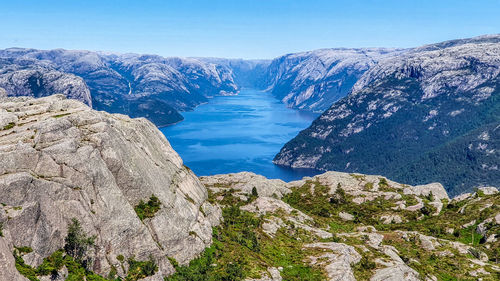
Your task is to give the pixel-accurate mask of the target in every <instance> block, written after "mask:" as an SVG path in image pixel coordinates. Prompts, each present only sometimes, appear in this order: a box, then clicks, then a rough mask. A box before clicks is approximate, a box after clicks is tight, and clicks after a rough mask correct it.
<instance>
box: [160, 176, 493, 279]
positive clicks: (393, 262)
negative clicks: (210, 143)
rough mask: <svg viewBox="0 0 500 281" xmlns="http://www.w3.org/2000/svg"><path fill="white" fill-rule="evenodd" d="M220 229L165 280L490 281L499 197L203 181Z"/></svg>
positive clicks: (343, 182) (345, 180) (431, 187)
mask: <svg viewBox="0 0 500 281" xmlns="http://www.w3.org/2000/svg"><path fill="white" fill-rule="evenodd" d="M201 181H202V182H203V183H204V184H205V185H206V186H207V188H208V189H209V190H210V192H209V194H210V195H209V200H210V201H211V202H213V203H215V204H219V205H220V206H221V207H222V208H223V210H222V213H223V217H224V220H223V222H222V223H221V225H220V226H218V227H216V228H215V230H214V244H213V245H212V246H211V247H210V248H208V249H207V250H206V251H205V252H204V253H203V254H202V256H201V257H200V258H198V259H196V260H193V261H192V262H191V263H190V265H189V266H177V267H176V269H177V273H175V274H174V275H173V276H170V277H169V278H167V280H197V278H199V277H200V276H202V277H203V280H262V281H264V280H267V281H270V280H272V281H279V280H353V281H354V280H372V281H379V280H398V281H399V280H485V281H486V280H498V278H499V277H500V266H499V265H498V258H499V257H500V252H499V251H498V249H500V244H499V243H500V241H499V239H498V231H499V230H500V208H499V206H500V205H499V204H500V194H499V193H498V191H497V189H495V188H482V189H480V190H478V192H477V193H475V194H464V195H462V196H461V197H459V198H455V199H452V200H450V199H449V198H448V195H447V194H446V191H445V190H444V188H443V186H442V185H440V184H438V183H433V184H427V185H422V186H409V185H404V184H399V183H396V182H393V181H390V180H388V179H386V178H384V177H381V176H370V175H361V174H346V173H338V172H327V173H325V174H322V175H318V176H315V177H312V178H304V179H303V180H300V181H294V182H289V183H285V182H283V181H281V180H267V179H265V178H264V177H262V176H258V175H255V174H252V173H238V174H228V175H216V176H210V177H202V178H201Z"/></svg>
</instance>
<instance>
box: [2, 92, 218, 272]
mask: <svg viewBox="0 0 500 281" xmlns="http://www.w3.org/2000/svg"><path fill="white" fill-rule="evenodd" d="M0 121H1V122H2V124H1V125H2V126H1V127H0V203H2V204H1V205H0V222H2V223H3V237H0V269H1V270H0V280H23V279H22V278H20V277H19V274H18V273H17V270H16V268H15V267H14V263H13V257H12V251H13V249H14V246H17V247H19V246H28V247H31V248H32V249H33V252H32V253H30V254H28V255H25V256H24V260H25V262H26V263H28V264H30V265H32V266H37V265H39V264H40V263H41V262H42V260H43V258H44V257H47V256H49V255H50V254H51V253H53V252H54V251H56V250H58V249H60V248H62V247H63V246H64V239H65V237H66V235H67V231H68V229H67V226H68V223H69V222H70V221H71V219H72V218H76V219H78V220H79V221H80V222H81V225H82V227H83V230H84V231H85V232H86V233H88V235H95V236H96V240H95V248H94V249H93V251H92V252H93V255H94V256H93V258H94V263H93V266H92V268H91V269H92V270H93V271H95V272H96V273H98V274H102V275H107V274H108V272H109V271H110V269H111V267H112V266H115V267H116V269H117V270H118V274H119V275H121V276H124V275H125V274H126V273H125V272H123V270H122V267H121V266H120V262H119V261H118V260H117V256H119V255H123V256H124V257H125V258H128V257H132V256H134V257H135V259H136V260H146V259H148V257H149V256H150V255H151V256H152V257H153V259H154V260H155V262H156V263H157V265H158V267H159V270H158V272H157V273H156V275H154V276H153V277H150V280H163V276H165V275H168V274H171V273H172V272H173V267H172V265H171V264H170V263H169V261H168V259H167V257H173V258H175V259H176V260H177V261H178V262H179V263H181V264H185V263H187V262H188V261H189V260H191V259H193V258H194V257H196V256H197V255H198V254H199V253H200V252H202V251H203V250H204V249H205V247H207V246H208V245H210V244H211V241H212V237H211V234H212V226H214V225H216V224H217V223H218V221H219V218H220V210H218V207H216V206H212V205H210V204H209V203H208V202H207V201H206V198H207V190H206V189H205V187H204V186H203V185H202V184H201V183H200V182H199V181H198V179H197V178H196V176H195V175H194V174H193V173H192V172H191V171H190V170H189V169H187V168H186V167H185V166H184V165H183V163H182V160H181V158H180V157H179V156H178V155H177V153H176V152H175V151H174V150H173V149H172V148H171V146H170V144H169V143H168V141H167V140H166V138H165V137H164V136H163V134H161V132H160V131H158V130H157V129H156V127H155V126H154V125H153V124H152V123H151V122H149V121H147V120H146V119H131V118H129V117H126V116H124V115H119V114H113V115H112V114H108V113H105V112H97V111H93V110H91V109H90V108H89V107H87V106H86V105H84V104H83V103H81V102H78V101H75V100H69V99H68V100H67V99H65V98H64V96H62V95H54V96H50V97H45V98H40V99H31V98H26V97H23V98H3V99H2V100H1V102H0ZM152 195H155V196H156V197H158V199H159V201H160V203H161V207H160V209H159V211H157V212H156V213H155V214H154V216H153V217H151V218H144V219H143V220H141V219H139V217H138V216H137V214H136V212H135V211H134V207H135V206H137V205H138V203H139V202H140V201H141V200H142V201H148V199H149V198H150V196H152ZM201 210H205V211H206V213H205V212H202V211H201ZM205 214H206V215H205ZM125 267H126V266H125Z"/></svg>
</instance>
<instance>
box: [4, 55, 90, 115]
mask: <svg viewBox="0 0 500 281" xmlns="http://www.w3.org/2000/svg"><path fill="white" fill-rule="evenodd" d="M34 63H35V62H34V61H33V60H19V61H17V62H16V63H14V60H13V59H1V58H0V88H2V89H3V91H2V92H4V95H5V96H7V94H8V95H12V94H11V93H15V95H19V96H30V97H43V96H48V95H51V94H53V93H61V94H64V95H65V96H67V97H69V98H72V99H77V100H80V101H82V102H84V103H85V104H87V105H89V106H92V97H91V95H90V90H89V88H88V87H87V85H86V84H85V82H84V81H83V79H82V78H81V77H78V76H75V75H73V74H68V73H64V72H60V71H57V70H54V69H51V68H49V67H45V66H43V65H40V66H36V65H34Z"/></svg>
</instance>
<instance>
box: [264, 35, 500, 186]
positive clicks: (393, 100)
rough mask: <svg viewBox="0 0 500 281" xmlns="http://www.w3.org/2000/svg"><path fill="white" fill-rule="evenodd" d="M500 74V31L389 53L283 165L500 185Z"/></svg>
mask: <svg viewBox="0 0 500 281" xmlns="http://www.w3.org/2000/svg"><path fill="white" fill-rule="evenodd" d="M499 74H500V36H498V35H495V36H485V37H477V38H472V39H467V40H456V41H450V42H444V43H439V44H435V45H429V46H424V47H421V48H415V49H412V50H409V51H407V52H404V53H402V54H399V55H397V56H391V57H386V58H384V59H382V60H380V61H379V62H378V64H376V65H375V66H373V67H372V68H371V69H370V70H368V71H367V72H365V73H364V74H363V76H362V77H361V78H360V79H359V81H358V82H356V84H355V85H354V86H353V90H352V92H351V94H349V96H347V97H346V98H344V99H342V100H340V101H339V102H337V103H335V104H334V105H333V106H332V107H331V108H329V109H328V110H327V111H325V112H324V113H323V114H322V115H321V116H320V117H318V119H316V120H315V121H314V122H313V124H312V125H311V126H310V127H309V128H307V129H306V130H304V131H302V132H301V133H300V134H299V135H298V136H297V137H295V138H294V139H293V140H291V141H290V142H288V143H287V144H286V145H285V146H284V147H283V148H282V149H281V151H280V153H279V154H278V155H276V157H275V159H274V162H275V163H276V164H279V165H284V166H290V167H297V168H299V167H300V168H316V169H323V170H336V171H346V172H360V173H370V174H372V173H376V174H383V175H386V176H388V177H390V178H393V179H395V180H398V181H400V182H407V183H410V184H420V183H423V182H426V181H437V182H441V183H443V184H444V185H445V186H446V188H447V190H448V191H450V192H451V193H452V194H458V193H460V192H463V191H466V190H470V189H472V187H475V186H483V185H493V186H495V185H500V173H498V160H499V159H500V155H499V151H500V150H499V149H500V148H499V142H498V140H499V139H500V137H499V133H500V130H499V128H500V127H499V125H500V117H499V116H500V112H499V106H498V97H499V93H500V86H499V85H500V78H499ZM450 167H454V168H451V169H450Z"/></svg>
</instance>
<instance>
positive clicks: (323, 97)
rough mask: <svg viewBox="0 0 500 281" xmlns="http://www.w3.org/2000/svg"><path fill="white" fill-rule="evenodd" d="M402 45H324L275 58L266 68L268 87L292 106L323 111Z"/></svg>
mask: <svg viewBox="0 0 500 281" xmlns="http://www.w3.org/2000/svg"><path fill="white" fill-rule="evenodd" d="M402 52H404V50H398V49H384V48H365V49H346V48H341V49H321V50H315V51H310V52H303V53H294V54H288V55H284V56H282V57H279V58H276V59H274V60H273V61H272V62H271V64H270V65H269V67H268V68H267V69H266V75H265V76H264V81H263V82H261V83H262V85H264V86H265V87H266V88H267V91H268V92H270V93H271V94H273V95H274V96H275V97H276V98H278V99H280V100H281V101H282V102H283V103H285V104H286V105H288V106H289V107H292V108H296V109H301V110H309V111H315V112H322V111H325V110H326V109H328V108H329V107H330V106H331V105H332V104H333V103H334V102H336V101H337V100H339V99H341V98H343V97H345V96H346V95H347V94H348V93H349V92H350V91H351V88H352V86H353V85H354V84H355V83H356V82H357V81H358V79H359V78H360V77H361V76H362V75H363V73H365V72H366V71H367V70H368V69H370V68H371V67H373V66H374V65H376V64H377V62H378V61H379V60H381V59H383V58H385V57H388V56H393V55H397V54H400V53H402Z"/></svg>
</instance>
